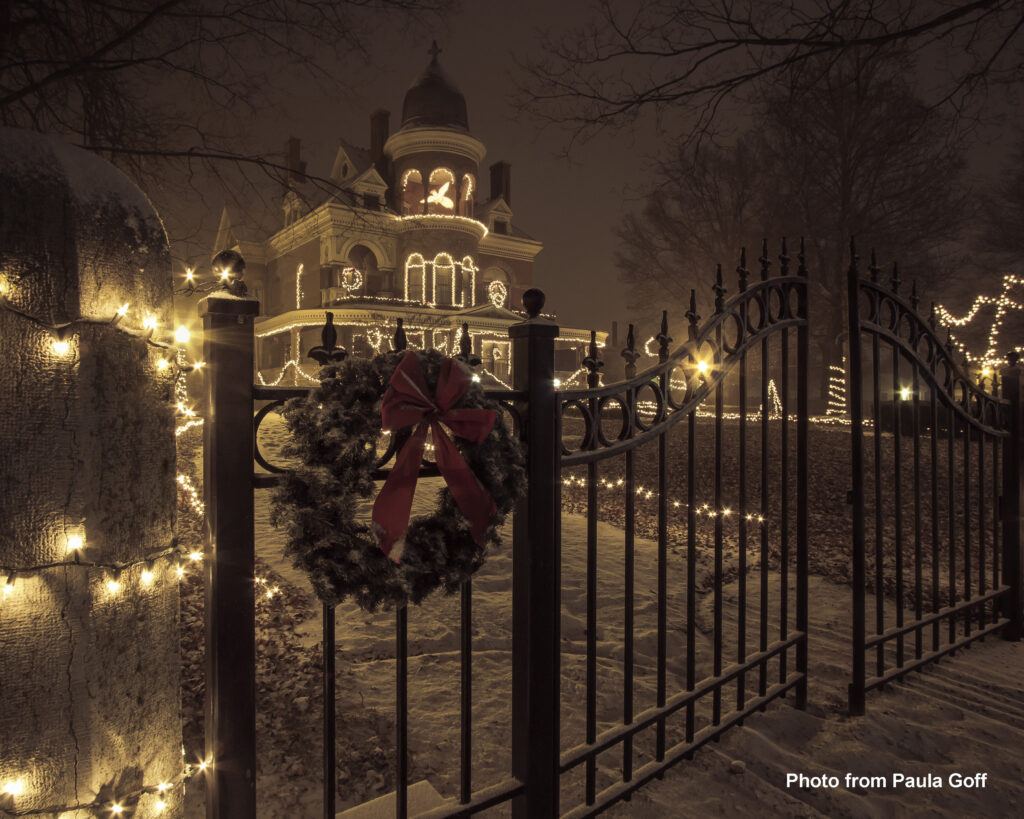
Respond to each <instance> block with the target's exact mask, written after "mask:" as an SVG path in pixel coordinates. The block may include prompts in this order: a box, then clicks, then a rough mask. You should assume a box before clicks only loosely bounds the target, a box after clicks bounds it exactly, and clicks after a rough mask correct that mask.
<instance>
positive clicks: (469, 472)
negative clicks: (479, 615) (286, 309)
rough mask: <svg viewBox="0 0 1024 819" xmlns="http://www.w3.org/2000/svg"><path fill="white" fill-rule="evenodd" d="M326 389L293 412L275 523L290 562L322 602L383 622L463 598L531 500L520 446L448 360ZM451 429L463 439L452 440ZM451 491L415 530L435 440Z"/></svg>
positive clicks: (326, 377)
mask: <svg viewBox="0 0 1024 819" xmlns="http://www.w3.org/2000/svg"><path fill="white" fill-rule="evenodd" d="M320 378H321V383H320V386H319V387H317V388H316V389H314V390H312V391H311V392H310V393H309V395H308V396H306V397H303V398H295V399H292V400H291V401H289V402H287V403H286V404H285V406H284V409H283V415H284V417H285V421H286V423H287V426H288V429H289V430H290V432H291V440H290V442H289V443H288V444H287V445H286V446H285V447H284V454H285V455H287V456H290V457H293V458H296V459H298V460H299V461H300V465H299V466H298V467H296V468H295V469H293V470H291V471H289V472H287V473H285V474H283V475H282V480H281V482H280V484H279V485H278V488H277V490H276V492H275V495H274V499H273V505H272V517H271V520H272V522H273V523H274V524H275V525H283V526H285V527H286V530H287V537H288V539H287V544H286V546H285V551H286V553H287V554H289V555H290V556H291V557H292V559H293V561H294V563H295V566H296V567H297V568H301V569H303V570H305V571H306V572H307V574H308V575H309V578H310V580H311V582H312V584H313V588H314V590H315V591H316V593H317V595H318V596H319V597H320V599H321V600H322V601H324V602H325V603H328V604H337V603H340V602H341V601H343V600H345V599H346V598H351V599H353V600H354V601H355V602H356V603H357V604H358V605H359V606H360V607H361V608H363V609H365V610H367V611H375V610H377V609H378V608H381V607H384V608H391V607H393V606H396V605H402V604H405V603H419V602H420V601H422V600H423V598H424V597H426V596H427V595H428V594H430V592H432V591H434V590H435V589H438V588H441V589H443V590H444V591H445V592H446V593H449V594H451V593H453V592H454V591H456V590H457V589H458V588H459V586H460V584H461V583H462V582H463V581H465V580H467V579H469V577H471V576H472V574H473V573H474V572H475V571H476V570H477V569H478V568H480V566H481V565H482V564H483V562H484V559H485V557H486V555H487V552H488V549H489V548H492V547H497V546H498V545H500V542H501V541H500V537H499V534H498V530H499V527H500V526H501V525H502V523H504V521H505V517H506V516H507V515H508V513H509V512H510V511H511V510H512V506H513V504H514V503H515V501H516V500H517V499H518V498H519V497H520V496H521V495H522V493H523V491H524V489H525V483H526V472H525V469H524V465H523V463H524V462H523V455H522V451H521V449H520V446H519V442H518V441H517V440H516V439H515V438H514V437H513V436H512V434H511V433H510V431H509V429H508V428H507V426H506V425H505V424H504V423H502V422H501V419H500V417H499V414H500V412H501V409H500V407H499V405H498V404H497V403H496V402H494V401H491V400H489V399H487V398H486V397H485V396H484V394H483V390H482V389H481V388H480V387H479V385H478V384H476V383H474V382H473V381H472V379H471V374H470V372H469V369H468V368H467V367H466V366H465V365H464V364H462V363H461V362H459V361H456V360H454V359H450V358H446V357H445V356H443V355H442V354H441V353H438V352H436V351H430V352H420V351H406V352H388V353H384V354H383V355H379V356H377V357H376V358H372V359H359V358H350V359H348V360H345V361H342V362H340V363H331V364H328V365H327V366H325V367H324V368H323V369H322V370H321V371H320ZM445 427H446V428H447V429H448V430H450V431H451V433H452V436H451V437H449V435H448V433H447V431H446V430H445ZM428 430H429V431H430V433H431V436H432V438H433V447H434V452H433V455H434V457H433V460H434V462H435V463H436V464H437V466H438V469H439V471H440V472H441V475H442V477H443V478H444V479H445V481H446V486H445V487H444V488H443V489H441V491H440V492H439V494H438V504H437V507H436V509H435V511H434V513H433V514H431V515H428V516H421V517H417V518H414V519H413V520H412V521H411V522H409V513H410V509H411V504H412V498H413V492H414V489H415V484H416V477H417V475H418V474H419V469H420V466H421V463H422V462H423V460H424V452H425V448H426V438H427V431H428ZM388 431H389V432H390V435H392V436H395V438H394V444H395V445H394V446H393V447H392V448H391V449H393V450H397V455H396V458H395V462H394V466H393V467H392V469H391V472H390V473H389V474H388V478H387V481H386V482H385V484H384V487H383V488H382V489H381V492H380V494H379V495H378V496H377V499H376V502H375V504H374V510H373V516H372V523H371V524H369V525H368V524H367V523H364V522H361V521H359V520H358V519H357V516H358V512H359V506H360V502H361V501H363V500H365V499H367V498H370V497H371V496H372V495H373V494H374V490H375V488H376V483H375V479H374V473H375V471H376V469H377V467H378V465H379V464H378V461H379V458H380V455H379V452H378V448H379V446H378V445H379V443H380V441H381V436H382V433H386V432H388Z"/></svg>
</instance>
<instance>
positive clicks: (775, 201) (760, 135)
mask: <svg viewBox="0 0 1024 819" xmlns="http://www.w3.org/2000/svg"><path fill="white" fill-rule="evenodd" d="M865 57H866V55H858V54H848V55H845V56H844V57H842V58H840V59H838V60H830V61H829V65H828V66H827V68H826V70H823V71H818V70H817V69H816V68H815V71H814V74H815V76H814V81H813V83H812V84H811V85H810V86H806V85H805V84H804V83H805V82H806V81H807V74H805V73H803V72H798V73H793V74H791V75H790V76H789V77H788V80H789V82H788V85H786V86H783V85H782V84H781V83H775V84H774V85H773V86H771V87H770V89H769V90H768V91H767V92H766V94H765V97H764V99H763V102H762V103H761V105H760V106H759V107H758V116H757V122H758V125H757V126H756V129H755V130H754V131H752V133H751V134H749V135H748V136H746V137H745V138H743V139H741V140H739V141H738V142H737V143H736V145H735V146H734V147H733V148H731V149H730V150H723V149H720V148H710V149H709V148H708V147H707V146H705V147H703V148H700V147H698V146H696V145H694V144H690V143H688V142H687V141H686V140H685V139H683V140H682V143H681V145H680V146H679V147H678V148H677V152H676V153H677V156H678V157H681V159H682V161H681V162H678V164H675V165H674V166H673V165H670V164H668V163H663V164H662V170H663V172H664V178H663V179H662V180H660V181H661V184H660V185H659V187H658V188H657V189H656V190H655V191H654V192H653V193H652V194H651V195H650V196H649V197H648V200H647V204H646V207H645V208H644V211H643V214H642V216H640V217H636V216H634V217H631V218H630V219H628V220H627V221H626V222H625V226H624V229H623V230H622V231H621V233H620V238H621V239H622V241H623V250H622V252H621V253H620V255H619V266H620V270H622V271H623V273H622V275H623V277H624V278H625V279H626V281H627V282H630V283H636V282H638V281H639V280H640V279H642V278H643V275H644V270H652V269H654V270H657V275H656V276H651V277H649V278H648V280H647V283H646V289H645V290H644V291H642V294H643V295H644V296H646V297H647V298H650V299H652V300H656V299H660V300H663V299H665V298H668V299H673V300H675V301H676V302H677V303H678V302H683V299H682V297H683V296H685V294H687V293H688V292H689V287H690V286H692V284H693V282H694V281H695V280H697V281H707V275H708V273H709V272H710V271H711V270H713V268H712V266H711V265H712V264H713V262H715V261H721V262H730V263H732V264H733V265H734V264H735V260H736V255H735V254H736V253H737V250H738V248H739V246H741V245H745V246H747V247H750V248H755V247H758V245H759V243H758V238H759V237H760V236H765V235H767V236H778V235H784V236H789V237H790V238H791V239H792V240H793V241H794V245H791V255H792V254H793V252H794V250H793V249H794V247H795V242H796V240H797V239H798V237H805V239H806V245H807V264H808V267H809V268H810V269H811V271H812V278H811V286H812V292H813V293H814V302H813V303H814V305H815V311H814V315H813V316H812V321H813V328H812V332H813V335H814V338H815V339H816V342H817V344H816V346H817V349H818V351H819V357H820V361H821V363H822V364H828V363H832V362H836V363H838V361H839V359H840V357H841V355H842V352H843V343H844V335H843V330H842V328H843V327H844V326H845V313H844V310H845V302H844V296H845V292H846V287H845V271H846V268H847V266H848V265H849V256H848V247H849V240H850V237H851V236H857V237H861V238H862V239H863V242H864V244H869V245H870V246H873V247H875V248H877V250H878V258H879V259H880V260H883V262H884V263H890V262H891V261H893V260H899V261H900V262H901V268H902V271H903V272H902V274H901V276H902V277H903V279H904V280H905V281H909V279H911V278H916V279H918V280H920V282H921V284H922V285H923V284H925V283H926V282H928V283H932V284H935V285H937V284H941V280H942V278H943V274H944V273H945V272H947V270H948V267H947V266H946V263H947V261H948V260H947V259H946V258H945V256H944V254H943V248H944V247H945V246H947V245H948V244H949V243H950V242H951V241H953V240H954V239H956V238H957V236H958V233H959V230H960V228H961V227H962V225H963V223H964V220H965V218H966V217H967V215H968V214H969V209H968V206H967V201H966V197H965V194H964V192H963V189H962V188H961V187H960V186H959V184H958V180H959V177H960V175H961V171H962V170H963V167H964V162H963V159H962V146H961V144H960V140H959V137H958V133H957V131H956V130H955V129H954V128H953V127H952V123H951V121H950V117H948V116H946V115H944V114H943V113H941V112H939V111H937V110H935V109H932V108H930V107H929V106H927V105H926V104H925V103H923V102H922V101H921V100H920V99H919V98H918V97H917V96H916V95H915V94H914V93H913V91H912V90H911V89H910V87H909V85H908V83H907V80H906V79H905V76H906V73H907V68H908V61H907V59H906V58H905V57H904V56H902V55H898V54H892V53H888V54H883V53H875V54H873V55H872V56H871V58H870V59H866V58H865ZM862 250H863V252H865V255H866V252H867V250H868V248H867V247H863V248H862ZM757 255H759V254H757V253H753V254H751V256H752V257H753V256H757ZM865 261H866V260H865ZM753 263H754V262H753V259H751V266H752V265H753ZM657 290H660V291H661V292H660V293H658V292H656V291H657ZM683 303H685V302H683Z"/></svg>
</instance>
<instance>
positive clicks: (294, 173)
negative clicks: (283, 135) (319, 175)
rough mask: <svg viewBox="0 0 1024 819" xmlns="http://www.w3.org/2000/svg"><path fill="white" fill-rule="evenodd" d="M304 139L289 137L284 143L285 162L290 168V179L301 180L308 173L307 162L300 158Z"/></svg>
mask: <svg viewBox="0 0 1024 819" xmlns="http://www.w3.org/2000/svg"><path fill="white" fill-rule="evenodd" d="M301 147H302V140H301V139H298V138H297V137H288V141H287V142H286V143H285V144H284V164H285V167H286V168H288V181H289V182H291V181H298V180H301V179H302V178H303V177H305V175H306V163H305V162H303V161H302V160H301V159H300V158H299V152H300V149H301Z"/></svg>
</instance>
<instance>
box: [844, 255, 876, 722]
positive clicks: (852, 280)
mask: <svg viewBox="0 0 1024 819" xmlns="http://www.w3.org/2000/svg"><path fill="white" fill-rule="evenodd" d="M846 284H847V291H846V307H847V321H848V324H847V330H848V331H849V336H848V337H849V344H850V350H849V353H850V354H849V357H848V360H849V362H850V443H851V447H852V454H851V458H852V461H851V470H850V471H851V476H850V478H851V483H852V487H851V489H850V501H851V503H852V505H853V544H852V546H853V610H852V613H853V667H852V679H851V681H850V688H849V702H850V713H851V714H852V715H854V716H860V715H862V714H863V713H864V709H865V705H866V697H865V694H866V692H865V682H866V679H865V678H866V675H867V669H866V667H865V660H864V651H865V648H864V643H865V641H866V638H867V636H866V634H865V623H864V617H865V600H864V583H865V582H866V565H865V558H864V405H863V395H862V383H861V379H862V377H863V373H862V372H861V350H860V337H861V332H860V272H859V271H858V270H857V252H856V250H855V249H854V245H853V242H852V241H851V242H850V269H849V271H848V272H847V280H846ZM875 434H876V435H877V434H878V429H877V428H876V429H875Z"/></svg>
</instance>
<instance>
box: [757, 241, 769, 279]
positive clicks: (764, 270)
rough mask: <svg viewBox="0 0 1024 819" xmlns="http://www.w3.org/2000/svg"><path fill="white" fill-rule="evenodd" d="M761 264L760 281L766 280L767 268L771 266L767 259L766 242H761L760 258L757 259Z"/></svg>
mask: <svg viewBox="0 0 1024 819" xmlns="http://www.w3.org/2000/svg"><path fill="white" fill-rule="evenodd" d="M758 261H759V262H760V263H761V281H767V280H768V268H770V267H771V266H772V263H771V260H770V259H769V258H768V240H767V239H762V240H761V258H760V259H758Z"/></svg>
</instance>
